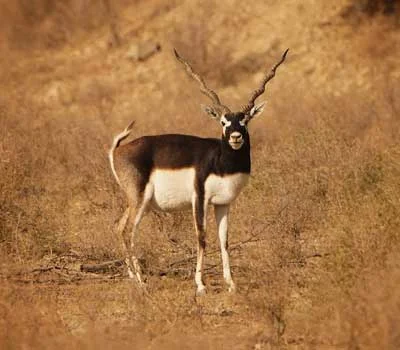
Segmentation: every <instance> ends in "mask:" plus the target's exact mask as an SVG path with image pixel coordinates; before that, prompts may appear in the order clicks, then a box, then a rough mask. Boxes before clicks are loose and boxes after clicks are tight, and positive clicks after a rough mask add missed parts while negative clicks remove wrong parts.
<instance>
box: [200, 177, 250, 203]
mask: <svg viewBox="0 0 400 350" xmlns="http://www.w3.org/2000/svg"><path fill="white" fill-rule="evenodd" d="M248 180H249V174H244V173H239V174H233V175H225V176H217V175H214V174H211V175H209V176H208V177H207V180H206V183H205V193H206V198H207V199H208V201H209V203H210V204H229V203H231V202H233V201H234V200H235V199H236V197H237V196H238V195H239V193H240V192H241V191H242V189H243V187H244V186H245V185H246V184H247V182H248Z"/></svg>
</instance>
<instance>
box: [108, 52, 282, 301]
mask: <svg viewBox="0 0 400 350" xmlns="http://www.w3.org/2000/svg"><path fill="white" fill-rule="evenodd" d="M174 52H175V56H176V58H177V60H178V61H179V62H180V63H182V64H183V66H184V67H185V69H186V71H187V73H188V74H189V76H191V77H192V78H193V79H194V80H196V81H197V82H198V83H199V84H200V90H201V92H202V93H203V94H204V95H206V96H207V97H209V98H210V99H211V101H212V105H211V106H203V109H204V111H205V112H206V113H207V114H209V115H210V116H211V118H213V119H215V120H217V121H218V122H219V123H220V124H221V127H222V137H221V139H214V138H200V137H197V136H189V135H177V134H168V135H156V136H142V137H139V138H137V139H136V140H133V141H131V142H129V143H126V144H124V145H121V141H123V140H124V139H126V138H127V137H128V136H129V135H130V134H131V132H132V128H133V123H131V124H130V125H129V126H128V127H127V128H126V129H125V130H124V131H122V132H121V133H120V134H118V135H117V136H115V138H114V142H113V144H112V147H111V150H110V153H109V158H110V163H111V169H112V171H113V174H114V176H115V178H116V180H117V182H118V184H119V185H120V186H121V188H122V190H123V191H124V192H125V194H126V196H127V199H128V202H129V206H128V208H127V209H126V211H125V213H124V214H123V216H122V218H121V220H120V222H119V225H118V231H119V232H120V233H122V236H123V239H124V243H125V246H126V250H127V258H126V263H127V265H128V272H129V275H130V277H132V278H135V276H136V278H137V280H138V281H139V283H142V278H141V272H140V266H139V264H138V260H137V258H136V257H135V256H134V254H133V247H134V238H135V234H136V232H137V230H138V227H139V224H140V221H141V220H142V218H143V216H144V215H145V213H146V212H147V211H148V210H150V209H153V210H161V211H171V210H179V209H186V208H192V210H193V216H194V226H195V229H196V235H197V265H196V275H195V282H196V285H197V295H201V294H204V293H205V291H206V288H205V286H204V283H203V279H202V270H203V262H204V249H205V246H206V236H205V232H206V222H207V220H206V214H207V209H208V206H209V205H210V204H211V205H213V206H214V212H215V218H216V221H217V227H218V235H219V239H220V244H221V254H222V264H223V275H224V279H225V281H226V283H227V284H228V286H229V290H230V291H234V290H235V284H234V282H233V280H232V275H231V270H230V265H229V255H228V251H227V247H228V213H229V206H230V205H231V204H232V203H233V201H234V200H235V199H236V198H237V196H238V195H239V193H240V192H241V190H242V189H243V187H244V186H245V185H246V183H247V181H248V178H249V175H250V170H251V160H250V137H249V133H248V129H247V126H248V123H249V122H250V121H251V120H252V119H253V118H254V117H255V116H257V115H259V114H260V113H261V112H262V111H263V108H264V103H261V104H259V105H255V101H256V99H257V97H259V96H260V95H261V94H263V92H264V91H265V85H266V84H267V83H268V82H269V81H270V80H271V79H272V78H273V77H274V76H275V71H276V69H277V68H278V67H279V66H280V65H281V64H282V63H283V61H284V60H285V58H286V54H287V52H288V50H286V51H285V52H284V53H283V55H282V58H281V59H280V61H279V62H278V63H276V64H275V66H274V67H273V68H272V70H271V71H270V72H269V73H267V74H266V75H265V77H264V79H263V80H262V82H261V84H260V87H259V88H258V89H257V90H255V91H254V92H253V93H252V95H251V97H250V100H249V102H248V103H247V104H246V105H245V106H243V107H242V108H241V110H240V111H239V112H231V110H230V109H229V108H228V107H227V106H225V105H223V104H222V103H221V101H220V99H219V97H218V95H217V94H216V93H215V92H214V91H213V90H211V89H210V88H208V87H207V85H206V83H205V82H204V80H203V78H202V77H201V76H199V75H198V74H197V73H196V72H194V71H193V69H192V67H191V65H190V64H189V63H188V62H187V61H186V60H184V59H183V58H182V57H181V56H179V54H178V53H177V52H176V50H175V51H174ZM129 231H130V234H129Z"/></svg>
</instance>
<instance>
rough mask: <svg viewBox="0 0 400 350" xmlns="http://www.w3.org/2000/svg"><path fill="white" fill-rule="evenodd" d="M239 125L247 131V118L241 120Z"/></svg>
mask: <svg viewBox="0 0 400 350" xmlns="http://www.w3.org/2000/svg"><path fill="white" fill-rule="evenodd" d="M239 124H240V125H241V126H244V127H245V128H246V129H247V124H246V118H243V119H241V120H239Z"/></svg>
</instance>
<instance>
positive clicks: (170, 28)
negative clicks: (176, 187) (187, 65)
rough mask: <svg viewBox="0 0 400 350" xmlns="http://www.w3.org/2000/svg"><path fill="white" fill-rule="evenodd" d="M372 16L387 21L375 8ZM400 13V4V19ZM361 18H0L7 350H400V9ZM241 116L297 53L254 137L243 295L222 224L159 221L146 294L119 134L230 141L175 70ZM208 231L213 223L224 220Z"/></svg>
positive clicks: (271, 13)
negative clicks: (96, 267) (121, 226)
mask: <svg viewBox="0 0 400 350" xmlns="http://www.w3.org/2000/svg"><path fill="white" fill-rule="evenodd" d="M367 3H369V4H371V3H375V5H376V6H375V7H372V8H371V7H368V6H367V5H366V4H367ZM393 3H394V5H395V6H398V7H400V4H398V2H397V1H395V2H393ZM392 10H393V11H388V10H387V9H385V8H384V4H383V1H382V4H381V1H375V2H374V1H361V0H360V1H357V0H335V1H333V0H330V1H321V0H304V1H296V0H284V1H273V0H265V1H239V0H223V1H214V0H206V1H199V0H193V1H189V0H173V1H169V2H167V1H161V0H146V1H144V0H131V1H128V0H116V1H111V0H110V1H108V0H103V1H101V0H80V1H79V0H65V1H51V0H50V1H49V0H47V1H46V0H34V1H33V0H32V1H25V0H15V1H6V0H1V1H0V50H1V51H0V52H1V54H0V81H1V84H0V133H1V137H0V190H1V197H0V280H1V281H0V348H1V349H59V350H62V349H73V348H75V349H77V348H79V349H176V348H179V349H257V350H259V349H316V350H317V349H318V350H320V349H353V350H356V349H362V350H364V349H371V350H377V349H399V348H400V289H399V284H400V143H399V141H400V99H399V96H400V66H399V57H400V8H394V9H392ZM173 47H176V48H177V49H178V50H179V52H180V53H181V54H182V55H183V56H185V57H186V58H187V59H188V60H190V61H191V62H192V63H193V65H194V66H195V67H196V68H197V69H198V71H200V72H201V73H202V74H203V75H204V77H205V78H206V80H207V82H208V83H209V85H210V86H211V87H212V88H214V89H215V90H217V91H218V92H219V95H220V97H221V99H222V100H223V102H224V103H225V104H227V105H229V106H231V108H232V109H237V108H239V107H240V106H241V105H243V104H245V103H246V102H247V99H248V98H249V96H250V94H251V92H252V91H253V89H255V88H256V87H257V86H258V84H259V82H260V80H261V79H262V77H263V74H264V73H265V72H266V71H268V70H269V69H270V68H271V67H272V65H273V64H274V63H275V62H276V61H277V60H278V59H279V57H280V55H281V54H282V52H283V51H284V50H285V49H286V48H290V51H289V55H288V57H287V61H286V62H285V63H284V64H283V65H282V66H281V67H280V68H279V70H278V72H277V75H276V77H275V78H274V79H273V80H272V81H271V82H270V83H269V84H268V86H267V90H266V92H265V94H264V95H263V97H262V98H260V99H259V101H262V100H263V99H264V100H265V101H267V105H266V109H265V111H264V113H263V114H262V115H261V116H260V117H258V118H257V119H256V120H254V121H253V122H252V124H251V126H250V133H251V136H252V157H253V169H252V175H251V179H250V182H249V184H248V186H247V187H246V188H245V190H244V191H243V193H242V194H241V196H240V197H239V198H238V200H237V201H236V203H235V204H234V205H233V207H232V210H231V220H230V252H231V260H232V265H233V274H234V279H235V280H236V283H237V285H238V291H237V293H235V294H230V293H228V291H227V289H226V287H225V285H224V282H223V278H222V266H221V262H220V255H219V246H218V240H217V234H216V227H215V223H214V219H213V217H212V215H209V220H208V221H209V223H208V232H207V243H208V245H207V255H206V265H205V269H206V277H205V279H206V283H207V285H208V288H209V290H208V294H207V295H206V296H204V297H201V298H198V297H195V293H194V292H195V285H194V280H193V277H194V276H193V271H194V267H195V266H194V264H195V253H196V242H195V233H194V229H193V224H192V215H191V213H190V212H183V213H176V214H157V215H156V214H149V215H148V216H146V217H145V219H144V221H143V223H142V225H141V230H140V232H139V236H138V237H137V244H136V247H137V255H138V256H139V257H140V261H141V264H142V266H143V269H144V271H145V275H146V278H147V291H146V293H143V292H141V291H140V290H139V289H138V288H137V287H136V285H135V284H134V283H132V282H131V281H130V280H129V279H128V278H127V271H126V269H125V268H124V266H123V265H120V264H118V263H116V264H114V265H113V266H111V267H110V268H108V269H107V270H106V271H97V272H86V271H81V266H82V264H100V263H103V262H106V261H113V260H116V261H119V260H120V259H122V257H123V255H124V252H123V248H122V239H121V237H119V236H118V235H117V234H116V225H117V223H118V220H119V218H120V216H121V215H122V212H123V210H124V209H125V206H126V200H125V198H124V196H123V194H122V193H121V191H120V189H119V188H118V185H117V184H116V182H115V180H114V178H113V176H112V173H111V170H110V167H109V163H108V159H107V152H108V149H109V147H110V144H111V141H112V138H113V135H115V134H116V133H117V132H119V131H121V130H122V129H123V128H124V127H125V126H126V125H128V124H129V123H130V122H131V121H132V120H136V125H135V129H134V135H133V137H137V136H140V135H145V134H160V133H185V134H195V135H199V136H207V137H219V135H220V132H221V131H220V127H219V126H218V123H216V122H215V121H213V120H211V119H210V118H208V117H207V116H206V115H205V114H204V113H202V111H201V110H200V103H208V102H209V101H208V100H207V99H206V97H204V96H203V95H202V94H201V93H200V91H199V87H198V85H197V84H196V83H195V82H194V81H192V80H191V79H189V78H188V77H187V75H186V74H185V72H184V71H183V69H182V67H181V66H180V65H179V64H178V63H177V62H176V60H175V58H174V56H173V53H172V49H173ZM210 213H212V211H210Z"/></svg>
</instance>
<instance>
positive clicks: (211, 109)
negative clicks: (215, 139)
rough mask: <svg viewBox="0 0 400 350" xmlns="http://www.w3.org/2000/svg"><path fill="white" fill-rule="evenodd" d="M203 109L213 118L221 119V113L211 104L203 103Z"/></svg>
mask: <svg viewBox="0 0 400 350" xmlns="http://www.w3.org/2000/svg"><path fill="white" fill-rule="evenodd" d="M201 109H202V110H203V111H204V112H206V113H207V114H208V115H209V116H211V118H213V119H219V118H220V115H219V113H218V111H217V110H216V109H215V108H214V107H211V106H207V105H201Z"/></svg>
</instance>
